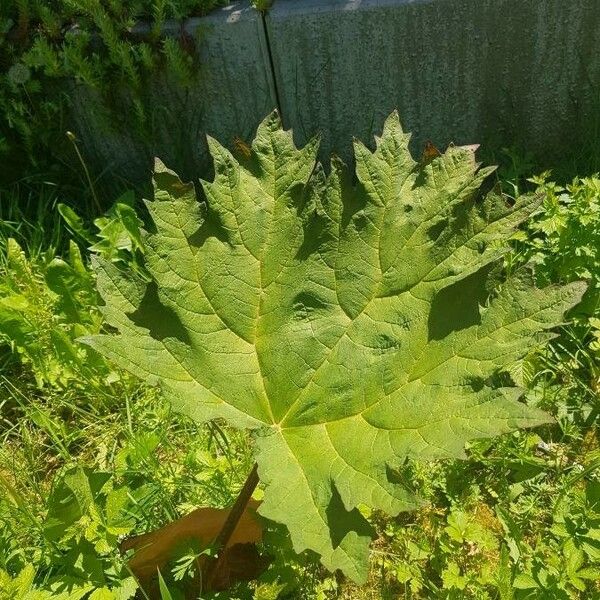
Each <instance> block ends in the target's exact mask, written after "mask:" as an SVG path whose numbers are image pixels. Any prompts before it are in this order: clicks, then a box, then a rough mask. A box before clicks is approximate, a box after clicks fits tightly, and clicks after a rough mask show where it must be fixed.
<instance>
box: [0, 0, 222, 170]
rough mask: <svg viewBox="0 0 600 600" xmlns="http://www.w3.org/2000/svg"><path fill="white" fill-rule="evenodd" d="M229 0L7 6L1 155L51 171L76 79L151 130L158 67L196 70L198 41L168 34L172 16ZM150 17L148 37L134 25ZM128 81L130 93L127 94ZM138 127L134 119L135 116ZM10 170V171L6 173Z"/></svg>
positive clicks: (3, 10) (185, 72) (0, 50)
mask: <svg viewBox="0 0 600 600" xmlns="http://www.w3.org/2000/svg"><path fill="white" fill-rule="evenodd" d="M226 1H227V0H176V1H169V2H166V1H165V0H136V1H134V2H125V1H123V0H114V1H111V2H102V1H101V0H85V1H79V0H77V1H74V0H51V1H50V2H48V1H46V0H20V1H19V2H3V3H2V4H0V64H2V66H3V71H4V72H5V73H7V76H6V77H2V78H0V112H2V114H3V115H4V117H5V119H3V120H2V126H1V129H0V153H1V154H2V155H3V156H4V160H10V161H11V166H12V169H10V170H9V171H11V172H12V173H13V174H22V173H23V166H24V165H30V166H31V165H33V166H34V167H35V168H37V169H47V168H49V167H51V166H53V163H52V161H53V160H56V153H57V147H58V148H60V146H61V140H62V139H63V135H64V131H65V129H66V125H65V119H66V113H67V111H68V107H69V93H68V92H66V91H65V87H64V81H65V80H66V79H72V80H74V81H75V82H77V83H78V84H82V85H85V86H87V87H88V88H89V89H91V90H93V91H95V92H97V93H99V94H100V95H101V96H102V97H103V98H104V100H105V101H106V102H107V104H108V106H112V107H113V109H114V110H113V115H114V116H115V118H116V116H117V115H118V114H119V113H120V112H122V111H123V109H124V108H125V107H126V109H127V110H126V112H127V113H128V114H129V115H133V116H134V117H137V122H136V123H135V125H136V126H137V127H138V129H140V131H143V130H144V127H145V125H144V124H145V122H146V121H147V120H148V119H147V117H148V114H147V110H146V108H145V100H144V95H143V90H144V85H143V84H144V82H145V80H146V79H147V78H148V77H149V76H150V74H151V73H155V72H156V69H160V68H161V66H163V65H165V64H166V65H168V67H169V68H171V69H174V74H175V80H176V81H178V82H179V83H180V84H182V85H183V86H187V85H189V83H190V82H191V81H192V79H193V77H194V75H195V72H196V69H195V66H196V65H195V60H196V58H195V57H196V55H195V53H194V40H191V39H189V36H185V35H183V34H182V36H180V37H178V38H177V39H166V40H161V29H162V26H163V24H164V22H165V20H167V19H176V20H182V19H186V18H189V17H193V16H199V15H202V14H205V13H206V12H208V11H210V10H212V9H213V8H215V7H217V6H222V5H223V4H226ZM138 21H143V22H147V23H148V25H149V30H150V33H149V35H148V36H136V35H135V34H134V33H133V32H132V26H133V25H134V24H135V23H136V22H138ZM124 87H126V88H127V90H128V92H127V94H123V89H124ZM128 123H129V126H131V119H129V121H128ZM5 175H6V176H8V175H9V173H8V172H7V173H5Z"/></svg>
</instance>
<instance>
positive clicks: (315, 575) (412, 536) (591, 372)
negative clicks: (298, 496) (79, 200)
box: [0, 154, 600, 600]
mask: <svg viewBox="0 0 600 600" xmlns="http://www.w3.org/2000/svg"><path fill="white" fill-rule="evenodd" d="M510 160H511V161H512V163H511V165H512V166H511V167H510V168H509V167H505V169H504V171H503V175H502V178H501V181H500V183H501V185H503V186H504V189H505V190H506V191H507V192H508V193H510V194H512V195H518V194H519V193H521V192H522V191H523V190H524V189H526V188H527V187H529V188H537V189H538V191H539V193H542V194H544V198H545V201H544V205H543V207H542V210H541V211H540V213H539V214H538V215H537V216H536V217H535V219H534V220H533V221H532V222H531V223H530V224H529V225H527V227H526V229H524V230H523V234H522V235H520V236H517V238H516V239H515V240H514V245H515V252H514V254H513V259H512V260H513V262H514V263H519V264H520V263H522V262H525V261H531V260H533V261H534V262H535V263H536V264H537V273H538V277H539V278H540V280H541V281H542V282H547V281H555V280H563V281H564V280H566V279H568V278H569V276H570V275H569V274H572V277H571V278H575V277H577V278H580V277H583V278H585V279H588V280H589V281H590V282H591V283H593V284H597V282H598V276H599V274H600V272H599V269H598V264H600V260H599V259H600V254H599V253H600V247H598V245H595V242H594V241H593V240H594V238H593V235H594V234H595V233H596V230H597V224H598V222H599V219H600V217H599V216H598V211H597V210H596V208H594V206H595V205H594V202H597V201H600V186H599V185H598V183H597V181H596V180H585V181H583V180H578V181H576V182H574V183H573V184H572V185H571V186H570V187H569V189H568V190H560V189H558V187H557V186H555V185H553V184H551V183H550V182H549V181H548V180H545V179H538V180H536V182H529V183H527V182H525V177H526V176H527V175H529V174H530V173H528V172H527V171H528V170H529V171H530V170H531V165H530V166H529V167H527V168H525V166H524V163H523V162H522V158H520V157H519V156H517V155H516V154H515V155H513V157H512V158H511V159H510ZM520 161H521V162H520ZM525 162H526V161H525ZM25 189H27V191H24V190H25ZM31 189H32V188H21V189H19V190H15V189H13V195H12V196H6V195H5V196H3V200H4V201H3V202H2V203H1V206H2V209H1V210H2V213H1V217H0V336H2V339H3V340H4V346H3V348H4V349H3V352H2V354H1V356H2V359H1V360H0V489H1V490H2V491H1V493H0V548H2V552H1V553H0V599H1V600H5V599H6V600H9V599H10V600H12V599H14V598H22V599H23V600H25V599H27V600H29V599H30V598H35V599H37V598H75V597H84V598H90V599H91V600H97V599H98V598H101V599H104V598H114V599H115V600H116V599H117V598H127V597H134V596H133V595H134V594H136V593H137V596H136V597H139V598H142V597H144V596H143V594H142V592H140V591H137V592H136V591H135V582H134V581H133V580H132V578H131V576H130V573H129V572H128V570H127V567H126V560H125V558H124V557H122V556H120V554H119V552H118V549H117V547H118V542H119V540H120V539H121V538H122V537H123V536H126V535H130V534H133V533H136V534H138V533H142V532H145V531H151V530H153V529H156V528H157V527H160V526H161V525H163V524H165V523H167V522H169V521H171V520H173V519H175V518H177V517H178V516H181V515H184V514H186V513H188V512H190V511H191V510H192V509H193V508H195V507H197V506H202V505H208V506H215V507H226V506H229V505H231V503H232V502H233V500H234V498H235V495H236V493H237V491H238V489H239V488H240V486H241V485H242V483H243V481H244V479H245V476H246V474H247V473H248V472H249V470H250V468H251V463H252V458H251V448H250V440H249V439H248V438H247V436H246V435H245V434H244V433H241V432H237V431H235V430H231V429H229V428H227V427H225V426H224V425H223V424H218V423H213V424H209V425H205V426H199V425H196V424H194V423H192V422H191V421H190V420H188V419H187V418H185V417H182V416H180V415H176V414H174V413H173V412H172V411H171V410H170V408H169V407H168V405H167V404H166V403H165V401H164V400H162V398H161V397H160V394H159V393H158V392H157V390H154V389H148V388H145V387H142V386H140V385H139V384H138V383H137V382H136V381H135V380H133V379H132V378H131V377H130V376H128V375H127V374H125V373H121V372H115V371H114V370H113V369H112V368H111V367H110V366H109V365H107V364H106V363H104V362H103V361H102V360H101V359H98V360H97V361H96V362H94V361H91V362H90V360H88V359H87V358H86V359H85V360H81V361H79V362H78V361H77V360H76V358H73V357H71V359H69V360H67V359H66V358H65V356H67V355H66V354H65V353H64V352H63V353H61V352H59V351H58V350H57V346H56V337H52V335H50V332H54V335H56V332H61V333H62V334H63V335H64V338H65V339H66V340H67V341H68V342H69V344H73V347H76V341H75V339H76V337H77V336H78V335H80V332H81V330H82V329H86V328H87V329H89V328H91V327H96V328H98V327H101V322H100V321H99V319H100V313H99V312H98V311H97V308H96V304H97V298H96V296H95V293H94V292H93V280H92V275H91V274H90V273H89V271H88V270H87V267H85V266H82V265H79V263H78V262H77V253H76V252H75V250H73V248H72V247H71V251H70V253H69V239H70V238H72V239H76V240H77V241H78V243H79V244H80V245H81V249H82V250H83V260H84V261H87V251H86V250H85V249H86V248H87V247H89V246H93V247H94V248H95V250H94V251H95V252H97V253H100V254H103V255H104V256H110V257H111V258H112V259H114V260H117V261H126V262H135V261H139V259H140V256H141V254H143V247H141V246H139V245H136V244H137V243H136V241H135V240H136V239H137V235H138V233H139V231H138V226H137V225H135V223H133V222H132V220H131V219H130V218H129V216H128V215H129V213H128V209H127V206H128V205H127V203H126V202H125V203H124V204H123V203H121V204H122V205H123V206H122V207H121V208H120V209H117V208H115V209H113V210H111V211H109V213H108V215H107V217H106V219H105V220H103V221H101V222H98V223H97V225H96V226H93V225H92V224H91V223H88V222H82V226H83V228H84V230H82V231H83V233H80V234H76V233H75V230H77V229H78V228H79V222H78V221H77V220H73V219H71V222H70V224H65V222H64V221H62V220H61V219H60V217H59V215H58V211H57V210H56V209H55V207H56V206H57V204H58V202H59V200H60V198H59V194H57V193H56V190H55V188H53V187H52V186H48V187H45V186H43V185H42V186H41V187H38V188H37V190H39V192H37V193H36V192H33V191H30V190H31ZM11 197H12V200H11ZM24 202H25V203H27V202H28V203H30V205H29V206H26V205H25V208H24ZM23 211H24V212H26V214H27V215H32V214H33V215H36V218H31V217H29V218H27V219H25V218H23ZM65 214H66V213H65ZM590 236H592V237H590ZM8 238H15V239H16V240H17V241H18V242H19V244H20V245H21V246H22V248H23V252H24V255H20V254H19V255H18V261H17V263H14V260H15V259H14V256H13V258H12V259H10V258H9V257H8V255H7V249H8V241H7V240H8ZM11 245H12V247H13V249H14V245H13V244H12V242H11ZM57 255H61V256H62V259H63V261H64V263H65V264H66V265H67V266H66V267H65V266H61V268H62V271H60V270H59V274H60V273H62V274H63V277H62V279H61V277H59V278H58V282H59V283H60V282H62V284H63V285H62V287H61V285H58V284H57V282H56V280H53V279H52V273H53V272H52V269H51V268H50V265H53V264H54V265H56V262H53V261H55V259H56V257H57ZM582 257H583V260H582ZM558 259H560V260H558ZM11 260H13V262H12V263H11ZM565 261H566V262H565ZM569 261H570V262H569ZM19 265H20V266H19ZM565 265H566V266H565ZM507 266H508V267H511V265H507ZM69 268H71V269H74V270H75V271H76V272H77V273H78V276H77V277H75V276H72V273H71V271H69ZM67 274H71V275H69V277H67ZM53 281H54V283H52V282H53ZM49 284H50V285H51V286H52V287H50V285H49ZM90 290H92V291H90ZM66 296H68V297H69V298H70V299H71V304H68V303H66V302H65V297H66ZM23 299H25V300H27V302H25V303H24V300H23ZM598 316H599V315H598V306H597V304H595V305H594V304H593V303H591V304H589V305H588V306H587V307H586V310H583V311H579V313H577V314H575V315H574V317H573V322H572V323H570V324H567V325H565V326H564V328H563V329H562V330H561V331H560V332H559V334H560V335H559V337H558V338H557V339H555V340H553V342H552V343H551V344H548V345H546V346H545V347H544V348H543V349H542V350H541V351H538V352H535V353H532V355H530V356H529V357H528V358H527V360H526V361H525V362H524V363H523V364H522V365H520V366H519V367H518V368H515V370H514V373H513V377H514V379H515V380H516V381H517V382H518V383H520V384H521V385H523V386H524V387H525V388H526V390H527V392H526V396H525V398H526V401H527V402H530V403H532V404H535V405H537V406H541V407H543V408H544V409H546V410H547V411H549V412H550V413H551V414H552V415H554V417H555V419H556V422H555V423H554V424H552V425H549V426H545V427H542V428H538V429H536V430H534V431H524V432H519V433H515V434H512V435H508V436H503V437H501V438H499V439H497V440H494V441H485V442H479V443H477V444H473V445H472V447H470V448H469V449H468V457H467V459H466V460H464V461H456V462H452V463H442V462H439V463H438V462H434V463H429V464H426V465H421V464H407V465H406V466H405V472H404V475H405V477H406V478H408V479H409V480H411V481H412V482H413V484H414V485H415V487H416V488H417V489H418V490H419V491H420V493H421V495H422V497H423V499H424V501H425V504H424V506H423V508H422V509H421V510H419V511H417V512H416V513H410V514H408V513H407V514H401V515H400V516H398V517H397V518H387V517H384V516H382V515H380V514H378V513H371V514H368V518H369V519H370V520H371V522H372V523H373V524H374V526H375V527H376V530H377V532H378V536H379V537H378V540H377V541H376V543H375V545H374V547H373V551H372V554H371V577H370V580H369V582H368V584H367V585H366V586H363V587H361V588H357V587H355V586H353V585H351V584H350V583H348V582H347V581H344V580H343V579H342V578H341V577H339V576H336V575H331V574H329V573H327V572H326V571H325V570H324V569H323V568H321V567H320V566H319V565H318V563H317V561H316V559H315V557H314V556H311V555H309V554H306V553H305V554H303V555H301V556H297V555H296V554H295V553H294V552H293V550H292V549H291V547H290V543H289V540H288V539H287V537H286V536H285V532H282V531H281V530H280V529H279V528H277V527H276V526H274V525H273V524H271V525H269V526H268V528H267V531H266V534H265V540H264V550H265V552H267V553H269V554H271V555H272V556H273V562H272V563H271V565H270V566H269V568H268V569H267V571H266V572H265V573H264V574H263V575H262V576H261V579H260V581H259V582H257V583H254V584H240V585H239V586H238V587H237V588H235V589H234V590H232V591H231V592H230V593H229V592H228V593H221V594H220V595H218V594H217V595H215V597H217V598H240V599H242V598H244V599H245V598H260V599H262V600H267V599H275V598H292V599H302V600H327V599H334V598H343V599H347V600H367V599H387V598H389V599H392V598H394V599H397V598H403V599H423V598H436V599H437V598H439V599H457V600H458V599H463V598H464V599H470V598H473V599H496V598H498V599H500V600H505V599H510V598H514V599H516V600H523V599H532V600H533V599H538V598H549V599H555V598H556V599H562V598H565V599H569V598H581V599H583V600H585V599H588V598H596V597H600V587H599V584H598V581H600V441H599V433H598V427H597V422H598V410H599V390H600V343H598V340H599V339H600V335H597V333H598V332H599V331H600V327H598V326H597V325H600V322H599V323H598V324H596V321H595V320H594V319H597V318H598ZM9 325H10V326H9ZM15 332H17V333H15ZM17 334H18V335H17ZM62 347H63V346H61V347H60V348H62ZM76 356H78V355H77V354H76ZM32 357H33V358H32ZM53 357H58V358H53ZM259 495H260V491H259ZM201 550H202V549H201V548H193V547H187V548H182V549H181V553H180V554H179V555H178V556H177V557H175V558H174V560H173V562H172V563H171V564H170V565H169V566H168V567H167V568H166V569H165V570H164V572H163V573H162V575H163V577H164V580H165V585H166V586H168V588H169V590H170V592H169V593H170V594H171V595H172V597H173V598H179V597H181V595H180V593H181V592H182V590H185V589H186V588H187V589H188V590H189V588H190V586H191V585H192V582H193V581H194V568H195V561H194V556H196V555H197V554H198V552H200V551H201ZM32 590H36V592H35V593H34V592H33V591H32ZM28 594H29V595H28ZM36 594H37V595H36ZM69 594H70V595H69ZM77 594H80V595H79V596H78V595H77ZM205 597H207V596H205Z"/></svg>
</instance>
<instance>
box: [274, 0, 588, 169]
mask: <svg viewBox="0 0 600 600" xmlns="http://www.w3.org/2000/svg"><path fill="white" fill-rule="evenodd" d="M267 23H268V34H269V38H270V45H271V50H272V56H273V61H274V64H275V74H276V82H277V87H278V90H279V96H280V98H281V104H282V106H281V108H282V112H283V115H284V117H285V121H286V123H287V124H288V125H289V126H292V127H293V128H294V130H295V132H296V135H297V139H298V141H300V142H303V141H304V140H306V139H307V137H309V136H310V135H312V134H313V133H314V132H316V131H319V130H320V131H322V132H323V134H324V143H323V149H322V152H323V155H327V154H329V153H330V152H331V151H335V152H337V153H339V154H341V155H342V157H344V158H346V159H347V158H349V154H350V144H349V143H350V139H351V137H352V136H353V135H354V136H357V137H359V138H361V139H363V140H365V141H366V140H367V139H369V138H371V137H372V135H373V134H374V133H376V132H378V131H380V128H381V124H382V120H383V118H384V117H385V116H386V115H387V114H389V112H390V111H391V110H392V109H394V108H398V109H399V110H400V116H401V119H402V121H403V123H404V126H405V128H406V129H408V130H410V131H412V132H414V145H415V147H417V148H419V147H420V146H421V145H422V144H423V143H424V142H425V141H426V140H432V141H433V142H434V143H435V144H437V145H439V146H446V145H447V144H448V143H449V142H451V141H453V142H455V143H457V144H467V143H475V142H487V143H488V144H501V143H505V142H506V141H507V140H519V141H523V142H524V143H526V144H527V147H529V148H531V150H533V151H543V150H545V149H550V150H553V149H556V148H557V147H560V146H561V144H562V143H563V142H564V139H563V138H564V137H569V136H570V135H571V133H572V131H573V125H574V122H575V121H576V120H577V118H578V116H579V115H580V114H581V113H582V112H584V110H585V108H586V106H588V105H589V102H590V92H591V88H590V83H593V85H595V86H596V93H598V84H599V83H600V1H599V0H304V1H300V2H298V1H294V0H278V1H277V2H276V3H275V5H274V7H273V9H272V10H271V11H270V13H269V15H268V18H267Z"/></svg>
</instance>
